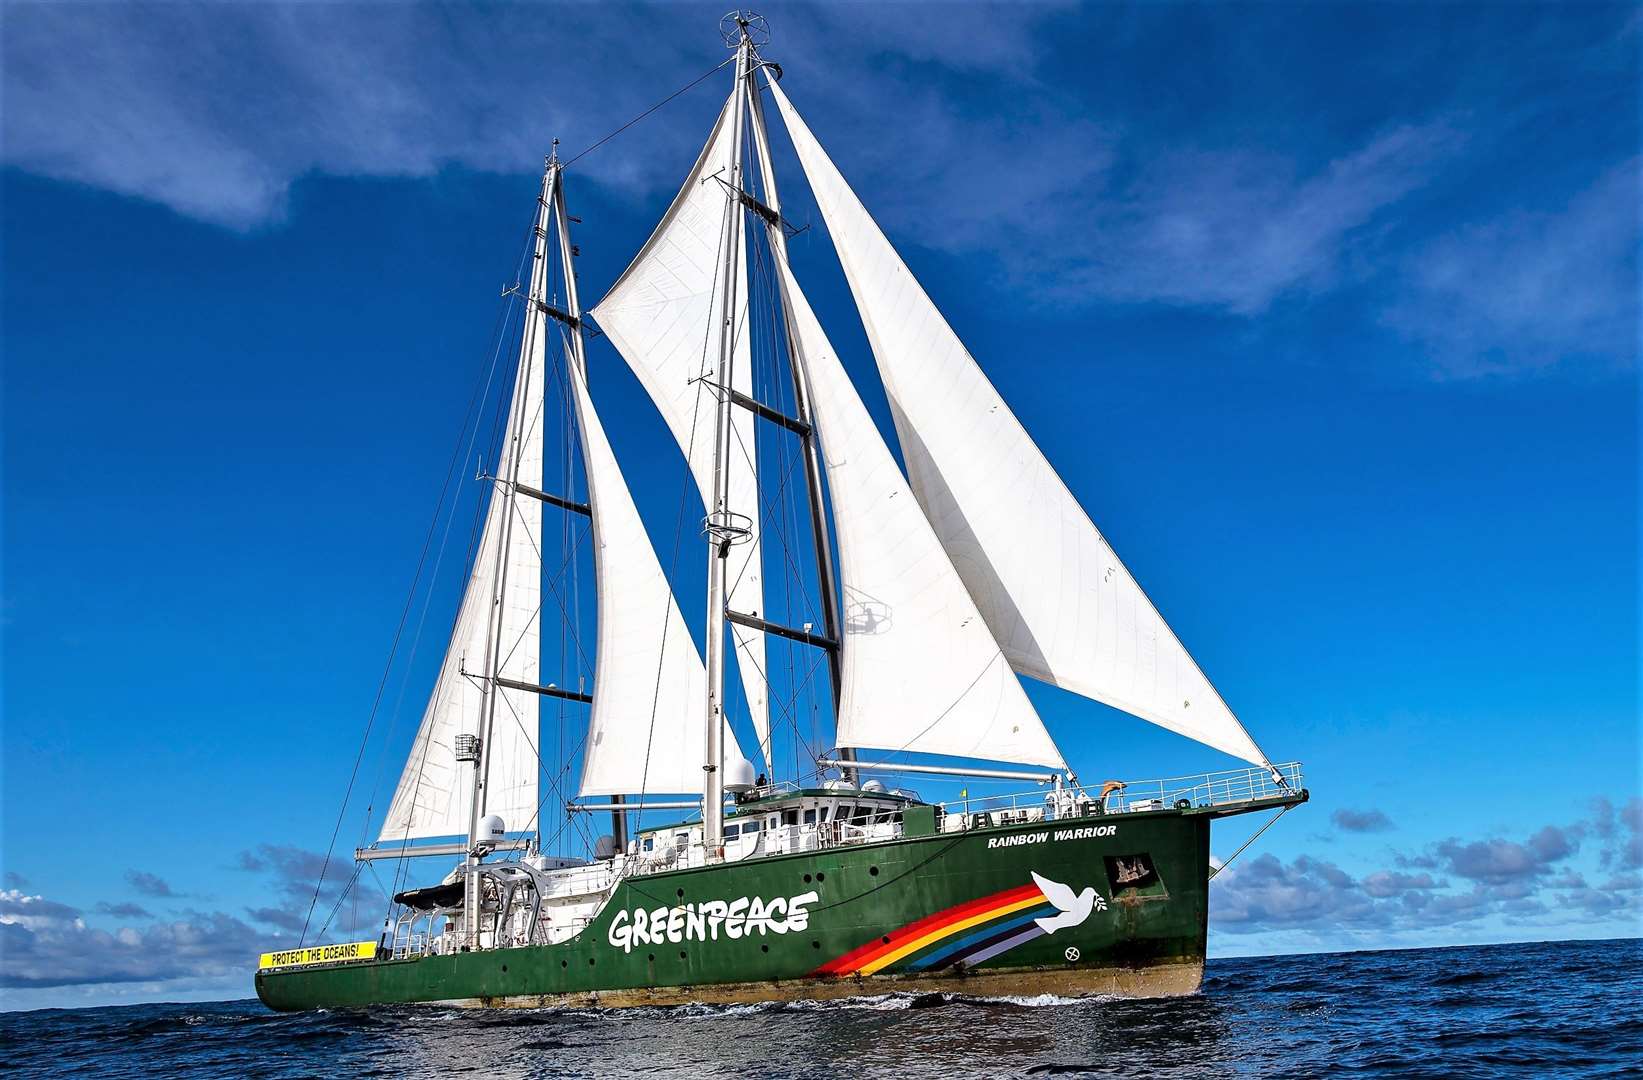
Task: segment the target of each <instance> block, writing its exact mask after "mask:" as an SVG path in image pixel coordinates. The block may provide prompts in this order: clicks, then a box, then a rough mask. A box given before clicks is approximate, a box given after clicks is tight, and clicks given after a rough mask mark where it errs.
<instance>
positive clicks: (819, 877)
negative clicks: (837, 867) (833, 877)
mask: <svg viewBox="0 0 1643 1080" xmlns="http://www.w3.org/2000/svg"><path fill="white" fill-rule="evenodd" d="M816 880H817V881H826V880H827V875H826V874H823V873H819V872H818V873H817V874H816Z"/></svg>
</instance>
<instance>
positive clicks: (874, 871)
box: [867, 866, 879, 877]
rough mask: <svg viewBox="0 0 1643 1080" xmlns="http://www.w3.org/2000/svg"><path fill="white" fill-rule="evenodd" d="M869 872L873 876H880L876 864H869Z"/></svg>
mask: <svg viewBox="0 0 1643 1080" xmlns="http://www.w3.org/2000/svg"><path fill="white" fill-rule="evenodd" d="M867 872H868V873H869V874H871V875H872V876H873V877H878V876H879V868H878V867H876V866H869V867H868V868H867Z"/></svg>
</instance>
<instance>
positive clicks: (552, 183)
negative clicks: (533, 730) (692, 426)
mask: <svg viewBox="0 0 1643 1080" xmlns="http://www.w3.org/2000/svg"><path fill="white" fill-rule="evenodd" d="M547 190H548V193H549V201H550V202H551V204H552V205H551V206H550V208H549V211H550V212H551V214H552V217H553V222H554V231H555V234H556V236H557V239H558V241H559V268H560V272H561V273H562V274H564V277H565V314H567V315H569V316H570V317H569V318H568V319H564V320H563V322H564V323H565V325H566V327H567V328H568V329H569V330H570V333H568V334H566V335H565V342H566V346H567V348H568V350H569V352H570V362H571V363H572V364H573V365H574V366H575V368H576V370H577V371H578V372H580V373H581V376H582V378H583V380H584V381H586V379H587V376H588V360H587V353H586V349H585V346H584V344H583V341H582V301H581V299H580V297H579V296H578V295H577V292H576V267H575V266H574V265H573V263H572V259H573V258H574V254H575V248H573V247H571V242H570V214H569V213H567V212H566V210H565V171H564V167H563V166H561V165H560V164H559V140H558V139H555V140H553V156H552V157H550V158H548V181H547ZM544 292H545V290H544ZM544 302H545V301H544ZM611 802H612V804H620V803H621V802H622V796H620V795H613V796H611ZM610 833H611V839H612V840H614V841H615V844H616V850H617V851H619V852H620V851H624V850H626V849H627V812H626V811H624V810H612V811H611V812H610Z"/></svg>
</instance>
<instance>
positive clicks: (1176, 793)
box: [938, 761, 1302, 832]
mask: <svg viewBox="0 0 1643 1080" xmlns="http://www.w3.org/2000/svg"><path fill="white" fill-rule="evenodd" d="M1275 768H1276V769H1277V771H1278V773H1279V774H1280V775H1281V776H1282V777H1283V783H1282V784H1281V785H1280V784H1279V782H1278V777H1276V776H1274V775H1273V774H1272V773H1271V772H1269V771H1268V770H1266V769H1229V770H1227V771H1225V772H1213V773H1197V774H1194V775H1191V776H1177V777H1171V778H1169V779H1165V780H1128V781H1124V782H1122V785H1121V786H1118V787H1116V788H1113V789H1111V790H1109V791H1108V792H1107V794H1106V795H1105V796H1102V795H1101V790H1102V789H1101V788H1099V787H1094V786H1093V785H1091V786H1090V787H1078V788H1063V789H1061V792H1060V796H1059V798H1058V796H1057V793H1056V792H1055V791H1052V790H1049V789H1047V788H1043V787H1040V788H1036V789H1034V790H1032V791H1019V792H1012V793H1010V794H1006V795H987V796H981V797H977V798H968V799H953V800H951V801H949V802H944V803H940V804H938V805H940V806H941V808H942V810H943V811H945V814H946V816H945V817H944V819H943V822H942V831H943V832H958V831H961V830H964V829H972V828H978V827H988V826H992V825H1010V824H1019V823H1025V822H1030V821H1044V820H1052V819H1054V818H1058V817H1060V818H1066V817H1084V816H1088V815H1089V814H1094V813H1106V814H1125V813H1135V812H1140V811H1145V810H1169V809H1182V808H1185V807H1208V806H1231V805H1236V804H1239V803H1248V802H1256V801H1258V800H1261V799H1276V798H1282V797H1283V796H1285V795H1293V794H1295V793H1297V792H1299V791H1300V790H1301V788H1302V784H1301V763H1300V762H1298V761H1291V762H1287V763H1285V764H1283V765H1278V766H1275Z"/></svg>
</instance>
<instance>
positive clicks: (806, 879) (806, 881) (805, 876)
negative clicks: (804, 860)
mask: <svg viewBox="0 0 1643 1080" xmlns="http://www.w3.org/2000/svg"><path fill="white" fill-rule="evenodd" d="M804 883H805V884H806V885H808V884H810V875H809V874H806V875H804Z"/></svg>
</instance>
